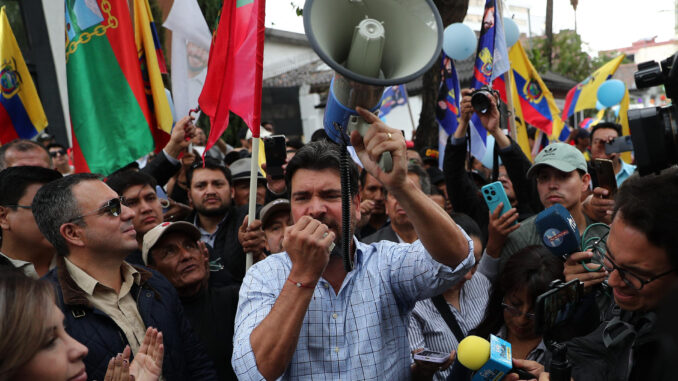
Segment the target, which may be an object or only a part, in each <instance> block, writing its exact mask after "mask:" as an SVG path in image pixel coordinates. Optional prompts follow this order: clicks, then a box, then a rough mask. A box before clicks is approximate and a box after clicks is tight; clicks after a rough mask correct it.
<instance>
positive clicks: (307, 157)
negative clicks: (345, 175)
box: [285, 140, 358, 196]
mask: <svg viewBox="0 0 678 381" xmlns="http://www.w3.org/2000/svg"><path fill="white" fill-rule="evenodd" d="M340 162H341V147H339V146H338V145H337V144H335V143H332V142H331V141H329V140H318V141H314V142H311V143H308V144H306V145H305V146H303V147H302V148H301V149H300V150H299V151H297V153H296V154H295V155H294V157H293V158H292V160H290V162H289V163H288V164H287V169H286V170H285V183H286V184H287V189H288V190H289V191H290V192H291V191H292V177H293V176H294V173H295V172H296V171H297V170H299V169H310V170H313V171H322V170H325V169H334V170H336V171H337V173H339V164H340ZM348 165H349V173H350V175H349V179H350V183H351V187H350V192H351V196H355V195H356V194H358V166H357V165H356V164H355V163H354V162H353V160H352V159H351V157H350V155H349V157H348Z"/></svg>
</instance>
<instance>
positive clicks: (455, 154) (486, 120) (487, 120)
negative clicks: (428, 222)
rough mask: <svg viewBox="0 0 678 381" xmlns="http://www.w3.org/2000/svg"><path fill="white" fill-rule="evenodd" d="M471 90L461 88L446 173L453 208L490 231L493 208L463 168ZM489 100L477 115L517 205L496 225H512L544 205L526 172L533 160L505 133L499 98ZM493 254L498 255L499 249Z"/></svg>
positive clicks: (447, 156) (471, 111) (507, 188)
mask: <svg viewBox="0 0 678 381" xmlns="http://www.w3.org/2000/svg"><path fill="white" fill-rule="evenodd" d="M472 93H473V89H463V90H462V91H461V94H462V96H463V97H462V99H461V104H460V112H461V117H460V118H459V127H458V128H457V130H456V131H455V132H454V135H452V136H450V138H449V140H448V142H447V146H446V148H445V159H444V163H443V173H444V175H445V181H446V184H447V192H448V195H449V198H450V202H451V203H452V207H453V209H454V211H455V212H458V213H464V214H467V215H469V216H471V217H472V218H473V219H474V220H475V221H476V222H477V223H478V225H480V226H481V228H482V229H483V233H484V234H487V230H486V227H487V226H488V224H489V223H490V222H491V221H490V213H492V212H494V211H492V210H490V211H488V209H487V206H486V204H485V202H484V201H483V199H482V197H481V196H480V193H479V192H480V191H479V190H478V188H477V186H476V185H475V183H474V181H473V179H472V178H471V176H469V175H467V173H466V171H465V168H464V161H465V158H466V154H467V151H466V143H467V138H466V133H467V131H468V128H469V125H470V119H471V115H472V114H473V112H474V108H473V106H472V104H471V94H472ZM476 96H479V94H476ZM488 101H489V104H490V106H489V107H488V109H487V112H486V113H484V114H483V113H478V116H479V117H480V120H481V122H482V123H483V126H485V128H486V129H487V131H488V132H489V133H490V134H492V136H494V138H495V141H496V142H497V148H498V149H497V151H498V154H499V157H500V158H501V160H502V162H503V163H504V165H503V166H501V167H500V168H499V178H498V180H499V181H501V182H502V185H503V186H504V190H505V191H506V195H507V196H508V198H509V201H511V206H512V207H514V208H516V210H512V211H511V212H509V213H506V214H504V215H502V216H501V217H500V218H501V221H496V220H497V219H495V220H494V221H496V223H497V224H502V223H503V224H504V225H506V226H511V224H512V223H513V222H514V221H515V220H516V217H517V219H518V220H519V221H520V220H523V219H525V218H528V217H529V216H531V215H532V214H534V213H536V212H539V211H540V210H541V209H542V207H541V205H538V204H539V201H538V200H539V199H538V197H536V188H534V187H533V186H532V185H531V184H530V182H529V181H528V180H527V178H526V177H525V173H526V172H527V170H528V169H529V168H530V165H531V163H530V160H529V159H528V158H527V157H525V155H524V154H523V152H522V150H521V149H520V147H519V146H518V144H516V143H515V142H514V141H512V140H511V139H510V138H509V137H508V136H506V135H505V134H504V133H503V132H502V130H501V128H500V123H499V119H500V112H499V108H498V107H497V100H496V99H495V98H494V96H491V97H488ZM534 200H536V201H534ZM518 216H519V217H518ZM498 219H499V218H498ZM488 244H489V242H488ZM490 247H492V245H490ZM499 247H501V244H499ZM497 251H498V250H497ZM493 254H495V255H496V256H498V255H499V253H498V252H497V253H493Z"/></svg>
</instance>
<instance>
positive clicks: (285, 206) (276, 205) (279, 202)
mask: <svg viewBox="0 0 678 381" xmlns="http://www.w3.org/2000/svg"><path fill="white" fill-rule="evenodd" d="M290 210H291V207H290V201H289V200H288V199H286V198H278V199H275V200H273V201H271V202H269V203H268V204H266V205H265V206H264V207H263V208H261V211H260V212H259V219H260V220H261V226H262V227H264V226H267V225H268V220H269V219H270V218H271V217H272V216H273V215H274V214H275V213H276V212H279V211H287V213H289V212H290Z"/></svg>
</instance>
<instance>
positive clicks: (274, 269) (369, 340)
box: [232, 233, 474, 380]
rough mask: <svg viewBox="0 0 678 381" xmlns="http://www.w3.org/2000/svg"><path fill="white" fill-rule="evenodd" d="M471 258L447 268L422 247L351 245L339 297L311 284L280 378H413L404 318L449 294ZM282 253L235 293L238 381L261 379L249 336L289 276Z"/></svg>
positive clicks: (256, 269) (255, 268) (252, 270)
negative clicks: (418, 304)
mask: <svg viewBox="0 0 678 381" xmlns="http://www.w3.org/2000/svg"><path fill="white" fill-rule="evenodd" d="M464 235H465V237H466V239H467V241H468V245H469V253H468V256H467V257H466V259H464V261H463V262H462V263H461V264H459V265H458V266H457V268H455V269H452V268H450V267H448V266H445V265H442V264H440V263H438V262H436V261H434V260H433V259H432V258H431V256H430V255H429V253H428V252H427V251H426V249H424V246H423V245H422V244H421V242H420V241H416V242H414V243H413V244H411V245H410V244H397V243H394V242H386V241H382V242H378V243H373V244H371V245H365V244H363V243H361V242H358V241H357V240H355V239H354V242H355V243H356V248H357V250H356V255H355V259H354V260H355V264H354V269H353V271H351V272H350V273H348V274H347V275H346V278H345V279H344V282H343V284H342V285H341V288H340V290H339V293H338V294H336V295H335V293H334V289H333V288H332V286H331V285H330V284H329V283H328V282H327V281H326V280H325V279H323V278H321V279H320V281H319V282H318V284H317V285H316V288H315V291H314V293H313V298H312V299H311V302H310V304H309V306H308V310H307V312H306V316H305V317H304V322H303V325H302V327H301V331H300V334H299V341H298V343H297V348H296V352H295V353H294V356H293V357H292V361H291V362H290V364H289V366H288V367H287V369H286V371H285V373H284V374H283V376H282V379H287V380H377V379H379V380H403V379H409V378H410V362H411V355H410V348H409V344H408V340H407V326H408V322H409V314H410V311H412V308H414V304H415V303H416V302H417V301H418V300H422V299H426V298H430V297H432V296H434V295H438V294H440V293H441V292H442V291H444V290H446V289H448V288H449V287H451V286H452V285H454V283H455V282H457V281H458V280H459V279H461V277H463V276H464V274H466V272H467V271H468V270H469V269H470V268H471V267H473V264H474V258H473V241H471V239H470V238H468V236H467V235H466V233H464ZM291 267H292V262H291V261H290V258H289V256H288V255H287V253H280V254H275V255H271V256H269V257H268V258H266V260H264V261H261V262H259V263H257V264H255V265H254V266H253V267H252V268H250V270H249V271H248V272H247V274H246V275H245V279H244V280H243V283H242V287H241V288H240V303H239V305H238V313H237V315H236V321H235V336H234V338H233V358H232V364H233V369H234V370H235V372H236V374H237V375H238V379H239V380H263V379H264V378H263V377H262V375H261V373H259V370H258V369H257V365H256V361H255V358H254V353H253V352H252V347H251V345H250V334H251V333H252V331H253V330H254V329H255V328H256V327H257V326H258V325H259V323H261V321H262V320H264V318H265V317H266V316H267V315H268V313H269V312H270V311H271V308H272V307H273V304H274V303H275V302H276V298H277V297H278V295H279V294H280V291H281V290H282V288H283V285H284V284H285V282H286V279H287V277H288V275H289V273H290V270H291Z"/></svg>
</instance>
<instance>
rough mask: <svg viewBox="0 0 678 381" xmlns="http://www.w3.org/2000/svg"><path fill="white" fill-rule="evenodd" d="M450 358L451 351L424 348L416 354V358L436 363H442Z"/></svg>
mask: <svg viewBox="0 0 678 381" xmlns="http://www.w3.org/2000/svg"><path fill="white" fill-rule="evenodd" d="M449 358H450V354H449V353H442V352H435V351H430V350H428V349H424V350H423V351H421V352H419V353H415V354H414V359H415V360H419V361H427V362H432V363H436V364H442V363H444V362H445V361H447V360H448V359H449Z"/></svg>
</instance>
